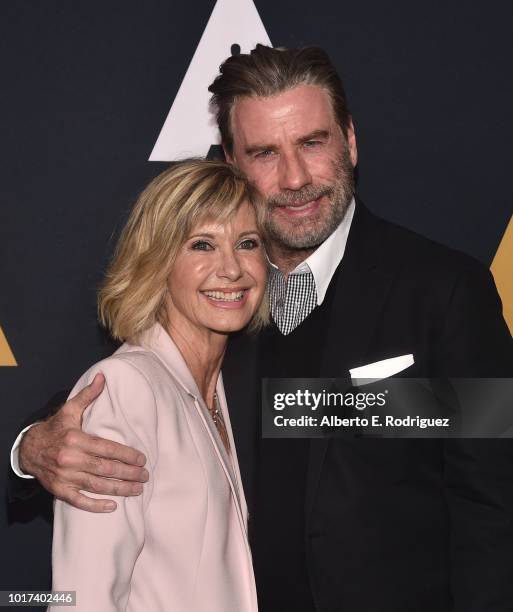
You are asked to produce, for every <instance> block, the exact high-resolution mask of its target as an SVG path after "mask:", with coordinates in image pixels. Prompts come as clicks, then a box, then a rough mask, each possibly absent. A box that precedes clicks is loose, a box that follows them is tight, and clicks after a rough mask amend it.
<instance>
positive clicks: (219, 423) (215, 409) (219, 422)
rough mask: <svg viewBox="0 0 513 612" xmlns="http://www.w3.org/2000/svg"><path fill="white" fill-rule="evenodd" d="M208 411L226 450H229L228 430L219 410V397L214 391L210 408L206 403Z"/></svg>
mask: <svg viewBox="0 0 513 612" xmlns="http://www.w3.org/2000/svg"><path fill="white" fill-rule="evenodd" d="M207 408H208V411H209V412H210V416H211V417H212V420H213V421H214V425H215V426H216V429H217V431H218V432H219V436H220V438H221V440H222V441H223V444H224V447H225V448H226V450H227V452H230V442H229V440H228V432H227V431H226V425H225V424H224V418H223V413H222V411H221V405H220V403H219V398H218V397H217V392H216V391H214V405H213V406H212V408H210V407H209V406H208V405H207Z"/></svg>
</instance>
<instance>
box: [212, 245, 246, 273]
mask: <svg viewBox="0 0 513 612" xmlns="http://www.w3.org/2000/svg"><path fill="white" fill-rule="evenodd" d="M220 255H221V257H220V261H219V268H218V271H217V275H218V276H219V277H220V278H226V279H228V280H230V281H236V280H237V279H239V278H240V277H241V276H242V268H241V265H240V262H239V258H238V256H237V252H236V251H234V250H232V249H226V250H224V251H223V252H222V253H221V254H220Z"/></svg>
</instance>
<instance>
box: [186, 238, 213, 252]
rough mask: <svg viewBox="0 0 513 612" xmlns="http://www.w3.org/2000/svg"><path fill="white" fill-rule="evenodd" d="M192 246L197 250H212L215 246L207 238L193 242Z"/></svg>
mask: <svg viewBox="0 0 513 612" xmlns="http://www.w3.org/2000/svg"><path fill="white" fill-rule="evenodd" d="M191 248H193V249H194V250H195V251H211V250H212V249H213V248H214V247H213V246H212V245H211V244H209V243H208V242H207V241H206V240H198V241H196V242H194V243H193V244H192V247H191Z"/></svg>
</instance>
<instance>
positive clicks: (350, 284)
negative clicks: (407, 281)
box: [306, 201, 393, 519]
mask: <svg viewBox="0 0 513 612" xmlns="http://www.w3.org/2000/svg"><path fill="white" fill-rule="evenodd" d="M383 240H384V236H383V230H382V227H381V224H380V222H379V219H377V218H376V217H374V215H372V214H371V213H370V212H369V211H368V210H367V209H366V208H365V207H364V206H363V204H362V203H361V202H359V201H357V206H356V210H355V216H354V218H353V222H352V224H351V229H350V232H349V236H348V241H347V247H346V251H345V253H344V258H343V260H342V262H341V264H340V269H339V273H338V276H337V281H336V282H337V285H336V287H335V295H334V299H333V305H332V309H331V314H330V320H329V322H328V334H327V340H326V344H325V347H324V350H323V354H322V358H321V368H320V373H321V376H322V377H326V378H328V377H333V378H346V379H348V382H349V376H350V375H349V369H350V368H353V367H356V366H358V365H361V364H362V363H364V359H365V354H366V352H367V349H368V346H369V344H370V342H371V340H372V335H373V333H374V330H375V328H376V325H377V324H379V320H380V315H381V312H382V308H383V305H384V303H385V300H386V298H387V295H388V293H389V291H390V287H391V284H392V278H393V275H392V273H391V272H389V271H388V270H387V269H386V268H385V266H384V265H382V258H381V256H380V254H382V252H383V250H382V243H383ZM329 444H330V441H329V439H314V440H311V441H310V455H309V466H308V473H307V484H306V513H307V519H308V517H309V516H310V513H311V510H312V507H313V502H314V499H315V493H316V490H317V486H318V482H319V477H320V474H321V469H322V466H323V463H324V459H325V457H326V452H327V449H328V446H329Z"/></svg>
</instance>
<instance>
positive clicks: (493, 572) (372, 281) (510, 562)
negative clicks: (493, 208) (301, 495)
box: [223, 202, 513, 612]
mask: <svg viewBox="0 0 513 612" xmlns="http://www.w3.org/2000/svg"><path fill="white" fill-rule="evenodd" d="M326 325H328V330H329V333H328V334H327V338H328V340H327V342H326V345H325V347H324V351H323V355H322V366H321V370H320V371H321V374H322V376H323V377H340V378H344V377H347V376H348V371H349V369H350V368H353V367H356V366H359V365H364V364H367V363H372V362H374V361H378V360H381V359H386V358H389V357H394V356H398V355H403V354H409V353H413V355H414V358H415V363H414V365H413V366H412V367H411V368H409V370H408V371H407V372H406V374H407V375H408V376H410V377H437V376H451V377H511V376H513V343H512V339H511V335H510V334H509V331H508V329H507V327H506V324H505V322H504V319H503V317H502V312H501V303H500V300H499V297H498V295H497V292H496V289H495V285H494V283H493V279H492V277H491V274H490V272H489V271H488V270H487V269H486V268H485V267H484V266H482V265H481V264H479V263H478V262H476V261H475V260H473V259H472V258H470V257H467V256H465V255H463V254H461V253H458V252H455V251H452V250H450V249H447V248H445V247H442V246H440V245H437V244H435V243H433V242H431V241H429V240H427V239H425V238H423V237H421V236H419V235H417V234H415V233H413V232H410V231H408V230H406V229H404V228H400V227H398V226H396V225H393V224H391V223H388V222H386V221H384V220H381V219H379V218H377V217H376V216H374V215H373V214H371V213H370V212H369V211H368V210H367V209H366V208H365V207H364V206H363V205H362V204H361V203H360V202H359V203H358V204H357V208H356V212H355V217H354V219H353V223H352V227H351V230H350V234H349V238H348V243H347V247H346V251H345V254H344V258H343V261H342V263H341V269H340V273H339V274H338V279H337V287H336V294H335V305H334V308H332V316H331V320H330V321H327V322H326ZM258 344H259V342H258V338H257V337H250V336H247V335H240V336H239V337H237V338H235V339H234V340H233V341H231V343H230V346H229V349H228V353H227V356H226V359H225V362H224V365H223V372H224V380H225V387H226V390H227V396H228V402H229V406H230V414H231V420H232V426H233V428H234V431H235V439H236V444H237V452H238V456H239V462H240V464H241V470H242V472H243V480H244V483H245V488H246V495H247V497H248V501H249V506H250V511H251V506H252V505H253V501H254V500H253V499H252V498H253V495H254V492H253V479H254V465H253V464H252V458H253V457H254V456H255V445H256V438H257V436H258V435H259V434H258V425H256V420H255V419H254V418H253V417H252V416H250V415H252V414H253V411H255V412H256V413H258V406H252V404H253V403H254V401H255V398H258V397H260V394H259V389H258V385H259V384H260V381H258V380H257V379H256V377H255V375H254V373H255V372H256V371H257V364H258V348H259V347H258ZM305 350H308V349H307V347H305ZM283 358H284V359H286V355H284V356H283ZM512 442H513V441H511V440H428V439H395V440H394V439H344V440H335V439H331V440H328V439H322V440H320V439H315V440H311V441H310V456H309V465H308V474H307V493H306V500H305V507H304V513H305V545H306V551H307V564H308V571H309V576H310V583H311V589H312V593H313V597H314V601H315V604H316V607H317V609H318V611H319V612H346V611H348V610H349V611H354V610H361V611H365V612H385V611H386V612H389V611H390V612H392V611H393V612H424V611H425V612H434V611H436V612H446V611H447V612H449V611H451V612H484V611H487V612H488V611H490V612H491V611H494V612H495V611H497V612H498V611H501V612H506V610H508V611H511V610H513V443H512ZM277 469H279V468H277ZM257 520H258V519H257ZM284 524H285V523H284ZM291 588H293V586H292V585H291ZM264 612H269V611H268V610H265V611H264Z"/></svg>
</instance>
